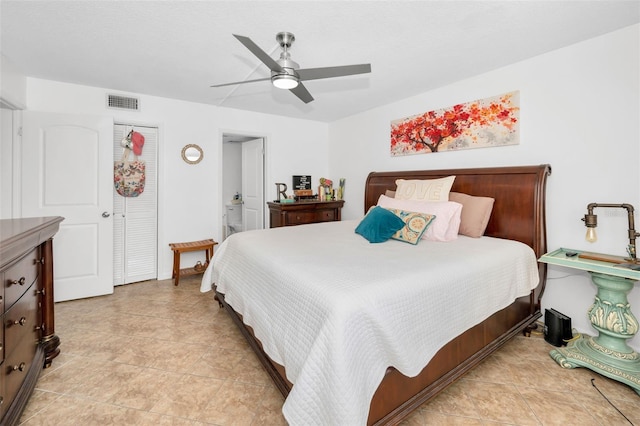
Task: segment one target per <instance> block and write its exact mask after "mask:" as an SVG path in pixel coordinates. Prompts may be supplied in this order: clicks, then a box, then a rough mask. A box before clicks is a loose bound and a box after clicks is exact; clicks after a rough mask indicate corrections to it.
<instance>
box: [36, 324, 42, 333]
mask: <svg viewBox="0 0 640 426" xmlns="http://www.w3.org/2000/svg"><path fill="white" fill-rule="evenodd" d="M35 330H36V331H39V330H42V331H44V323H42V324H40V325H36V328H35Z"/></svg>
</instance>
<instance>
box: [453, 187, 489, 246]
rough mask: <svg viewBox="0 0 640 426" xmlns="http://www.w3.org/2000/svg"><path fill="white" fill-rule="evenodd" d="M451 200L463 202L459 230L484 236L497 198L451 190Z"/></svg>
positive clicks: (478, 236) (472, 235) (470, 235)
mask: <svg viewBox="0 0 640 426" xmlns="http://www.w3.org/2000/svg"><path fill="white" fill-rule="evenodd" d="M449 201H455V202H456V203H460V204H462V215H461V217H460V230H459V231H458V232H459V233H460V234H462V235H466V236H468V237H473V238H480V237H482V236H483V235H484V231H485V229H487V224H488V223H489V218H490V217H491V211H492V210H493V202H494V201H495V200H494V199H493V198H490V197H476V196H472V195H468V194H462V193H459V192H450V193H449Z"/></svg>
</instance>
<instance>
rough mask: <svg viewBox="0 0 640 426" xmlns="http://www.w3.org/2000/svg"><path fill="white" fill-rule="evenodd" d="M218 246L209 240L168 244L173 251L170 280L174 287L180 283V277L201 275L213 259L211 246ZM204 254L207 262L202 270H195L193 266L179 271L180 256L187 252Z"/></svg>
mask: <svg viewBox="0 0 640 426" xmlns="http://www.w3.org/2000/svg"><path fill="white" fill-rule="evenodd" d="M216 244H218V243H217V242H215V241H213V240H211V239H209V240H202V241H191V242H188V243H170V244H169V247H171V250H173V274H172V275H171V278H174V279H175V282H174V285H178V284H179V283H180V277H184V276H187V275H195V274H201V273H203V272H204V270H205V269H206V268H207V266H209V261H210V260H211V258H212V257H213V246H215V245H216ZM200 250H204V251H205V252H206V256H207V260H206V262H205V264H204V265H203V268H202V269H196V268H195V266H194V267H191V268H183V269H180V255H181V254H182V253H185V252H188V251H200Z"/></svg>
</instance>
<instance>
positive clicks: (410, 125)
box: [391, 91, 520, 157]
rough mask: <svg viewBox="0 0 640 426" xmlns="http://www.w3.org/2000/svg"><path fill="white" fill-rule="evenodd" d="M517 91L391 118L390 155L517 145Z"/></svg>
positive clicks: (518, 137)
mask: <svg viewBox="0 0 640 426" xmlns="http://www.w3.org/2000/svg"><path fill="white" fill-rule="evenodd" d="M519 93H520V92H518V91H515V92H509V93H505V94H503V95H499V96H494V97H491V98H486V99H479V100H476V101H473V102H467V103H464V104H458V105H454V106H452V107H448V108H442V109H438V110H433V111H428V112H425V113H423V114H418V115H414V116H411V117H406V118H401V119H398V120H394V121H392V122H391V156H392V157H393V156H400V155H414V154H430V153H434V152H441V151H456V150H461V149H471V148H485V147H492V146H506V145H517V144H518V143H520V141H519V139H520V136H519V122H520V106H519V104H520V100H519V99H520V94H519Z"/></svg>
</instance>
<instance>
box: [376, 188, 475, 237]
mask: <svg viewBox="0 0 640 426" xmlns="http://www.w3.org/2000/svg"><path fill="white" fill-rule="evenodd" d="M378 206H380V207H384V208H386V209H400V210H404V211H409V212H418V213H426V214H432V215H434V216H435V217H436V218H435V219H434V220H433V222H431V226H429V228H427V232H425V233H424V234H422V238H423V239H425V240H429V241H453V240H455V239H456V238H458V230H459V228H460V215H461V213H462V204H460V203H456V202H454V201H417V200H399V199H397V198H390V197H387V196H385V195H380V198H378Z"/></svg>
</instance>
